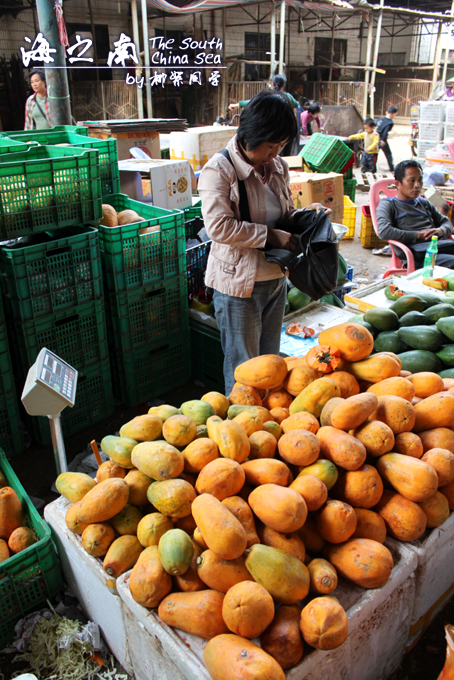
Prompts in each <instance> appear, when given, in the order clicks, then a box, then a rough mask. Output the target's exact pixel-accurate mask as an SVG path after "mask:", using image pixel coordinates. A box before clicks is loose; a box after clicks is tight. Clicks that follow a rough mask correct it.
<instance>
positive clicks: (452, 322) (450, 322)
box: [436, 316, 454, 342]
mask: <svg viewBox="0 0 454 680" xmlns="http://www.w3.org/2000/svg"><path fill="white" fill-rule="evenodd" d="M436 325H437V328H438V330H439V331H441V332H442V333H444V334H445V335H446V337H447V338H448V339H449V340H452V341H453V342H454V316H442V317H441V319H438V321H437V324H436Z"/></svg>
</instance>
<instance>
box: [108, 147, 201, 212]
mask: <svg viewBox="0 0 454 680" xmlns="http://www.w3.org/2000/svg"><path fill="white" fill-rule="evenodd" d="M118 167H119V169H120V187H121V191H122V193H124V194H127V195H128V196H129V198H133V199H134V200H136V201H143V202H145V203H152V204H153V205H155V206H157V207H159V208H165V209H166V210H183V208H190V207H191V205H192V177H191V173H192V171H191V166H190V165H189V163H188V162H187V161H169V160H167V159H162V160H150V161H142V160H137V159H131V160H127V161H120V162H119V163H118Z"/></svg>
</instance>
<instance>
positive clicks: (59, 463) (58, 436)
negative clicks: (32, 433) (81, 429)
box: [47, 414, 68, 475]
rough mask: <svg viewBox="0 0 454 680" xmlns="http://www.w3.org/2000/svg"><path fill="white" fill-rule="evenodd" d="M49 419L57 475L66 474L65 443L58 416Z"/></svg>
mask: <svg viewBox="0 0 454 680" xmlns="http://www.w3.org/2000/svg"><path fill="white" fill-rule="evenodd" d="M47 417H48V418H49V425H50V434H51V436H52V448H53V450H54V458H55V465H56V467H57V474H59V475H60V474H61V473H62V472H68V462H67V460H66V449H65V442H64V440H63V432H62V429H61V420H60V414H58V416H47Z"/></svg>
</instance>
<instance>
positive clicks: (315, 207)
mask: <svg viewBox="0 0 454 680" xmlns="http://www.w3.org/2000/svg"><path fill="white" fill-rule="evenodd" d="M304 210H316V211H317V215H318V213H319V212H320V210H324V211H325V215H326V216H327V217H329V216H330V215H331V213H332V212H333V211H332V210H331V208H326V207H325V206H324V205H322V204H321V203H311V204H310V205H307V206H306V207H305V208H304Z"/></svg>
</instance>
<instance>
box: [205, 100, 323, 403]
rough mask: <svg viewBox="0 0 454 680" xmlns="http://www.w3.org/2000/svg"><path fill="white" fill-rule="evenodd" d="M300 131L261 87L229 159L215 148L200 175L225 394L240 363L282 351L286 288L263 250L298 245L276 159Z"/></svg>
mask: <svg viewBox="0 0 454 680" xmlns="http://www.w3.org/2000/svg"><path fill="white" fill-rule="evenodd" d="M295 135H296V119H295V115H294V113H293V108H292V106H291V104H290V103H289V101H288V99H287V97H285V95H282V94H280V93H278V92H273V91H271V90H262V91H261V92H259V93H258V94H257V95H256V96H255V97H254V98H253V99H252V100H251V101H250V103H249V104H248V106H247V107H246V108H245V109H244V111H243V112H242V114H241V117H240V123H239V126H238V130H237V134H236V135H235V137H234V138H233V139H231V140H230V142H229V143H228V144H227V151H228V156H229V157H226V155H224V153H216V154H215V155H214V156H213V157H212V158H211V159H210V160H209V161H208V163H207V164H206V165H205V166H204V168H203V170H202V172H201V174H200V178H199V184H198V191H199V194H200V197H201V200H202V215H203V218H204V221H205V228H206V231H207V234H208V236H209V237H210V238H211V239H212V244H211V250H210V255H209V257H208V263H207V270H206V274H205V285H206V286H207V287H209V288H212V289H213V291H214V292H213V300H214V307H215V314H216V321H217V324H218V327H219V330H220V334H221V344H222V349H223V351H224V379H225V392H226V394H227V395H229V394H230V392H231V390H232V387H233V384H234V382H235V379H234V371H235V368H236V366H238V365H239V364H241V363H242V362H243V361H246V360H247V359H250V358H252V357H255V356H258V355H261V354H278V353H279V345H280V335H281V327H282V321H283V316H284V308H285V300H286V294H287V286H286V281H285V277H284V276H283V274H282V272H281V270H280V268H279V266H278V265H276V264H271V263H268V262H267V261H266V259H265V254H264V252H263V250H262V249H263V248H264V247H265V245H267V244H269V245H270V246H272V247H274V248H281V249H285V250H293V249H294V248H295V247H296V245H297V240H296V237H295V236H293V235H292V233H291V230H292V226H293V216H294V214H295V212H296V210H295V207H294V203H293V198H292V194H291V191H290V187H289V171H288V165H287V163H286V162H285V161H283V160H282V158H280V157H279V152H280V151H281V150H282V148H283V147H284V146H285V144H286V142H287V140H288V139H293V138H294V137H295ZM239 182H240V183H241V182H244V184H243V185H242V186H243V187H245V191H246V195H247V206H246V211H245V209H244V208H245V206H244V201H243V202H242V205H241V209H240V191H241V189H240V186H241V185H240V184H239ZM312 207H313V208H315V207H316V206H315V205H314V206H312ZM247 211H249V215H248V214H247ZM245 213H246V214H245Z"/></svg>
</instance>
